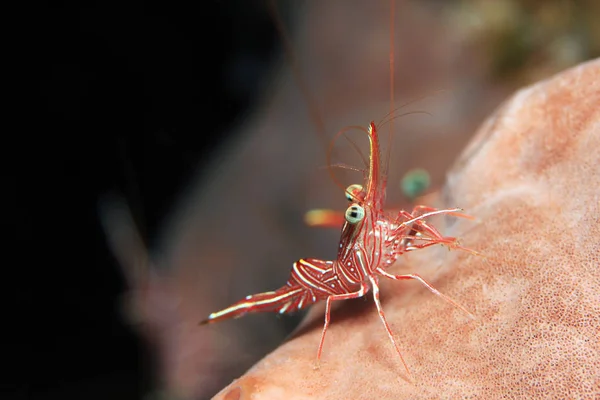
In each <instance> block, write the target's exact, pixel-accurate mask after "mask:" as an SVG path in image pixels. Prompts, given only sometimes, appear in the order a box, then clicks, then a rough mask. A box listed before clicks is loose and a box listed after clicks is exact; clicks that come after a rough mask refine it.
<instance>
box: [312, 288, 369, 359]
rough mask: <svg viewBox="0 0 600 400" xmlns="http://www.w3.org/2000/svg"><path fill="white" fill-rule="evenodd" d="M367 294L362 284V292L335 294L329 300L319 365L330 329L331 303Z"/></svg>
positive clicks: (326, 307) (318, 355)
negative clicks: (326, 334)
mask: <svg viewBox="0 0 600 400" xmlns="http://www.w3.org/2000/svg"><path fill="white" fill-rule="evenodd" d="M366 292H367V286H366V285H365V284H364V283H361V286H360V290H358V291H357V292H352V293H346V294H334V295H331V296H329V297H328V298H327V304H326V306H325V324H324V325H323V332H322V333H321V342H320V343H319V350H318V351H317V365H318V363H319V360H320V359H321V352H322V351H323V343H325V333H326V332H327V328H328V327H329V322H330V321H331V303H332V302H333V301H335V300H349V299H356V298H358V297H362V296H364V295H365V293H366Z"/></svg>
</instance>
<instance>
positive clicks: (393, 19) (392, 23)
mask: <svg viewBox="0 0 600 400" xmlns="http://www.w3.org/2000/svg"><path fill="white" fill-rule="evenodd" d="M395 22H396V1H395V0H390V113H389V114H388V115H391V114H393V112H394V26H395ZM393 133H394V121H393V120H390V131H389V137H388V148H387V152H386V155H385V158H386V160H385V164H384V166H383V180H384V182H383V187H386V183H387V175H388V172H389V168H390V158H391V157H392V144H393V142H392V141H393V139H394V135H393Z"/></svg>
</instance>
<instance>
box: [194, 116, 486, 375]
mask: <svg viewBox="0 0 600 400" xmlns="http://www.w3.org/2000/svg"><path fill="white" fill-rule="evenodd" d="M360 129H361V130H362V131H363V132H364V133H366V135H367V137H368V139H369V148H370V152H369V158H368V160H369V165H368V171H367V172H366V174H365V184H364V185H359V184H354V185H350V186H349V187H348V188H347V189H346V190H345V195H346V198H347V200H348V201H349V206H348V208H347V209H346V212H345V213H344V219H345V221H344V224H343V226H342V230H341V236H340V241H339V248H338V253H337V258H336V259H335V260H333V261H324V260H319V259H315V258H303V259H300V260H298V261H296V262H295V263H293V265H292V270H291V273H290V278H289V279H288V281H287V283H286V284H285V285H284V286H282V287H281V288H279V289H277V290H274V291H269V292H264V293H259V294H254V295H250V296H247V297H246V298H244V299H242V300H240V301H238V302H237V303H234V304H232V305H231V306H229V307H227V308H225V309H223V310H221V311H217V312H214V313H212V314H210V315H209V316H208V317H207V318H206V319H204V320H203V321H201V322H200V324H202V325H203V324H209V323H214V322H218V321H223V320H226V319H229V318H238V317H242V316H244V315H246V314H249V313H256V312H278V313H280V314H283V313H292V312H295V311H298V310H301V309H304V308H306V307H308V306H310V305H312V304H314V303H316V302H318V301H323V300H324V301H326V308H325V323H324V325H323V330H322V333H321V339H320V342H319V346H318V350H317V362H318V361H319V360H320V358H321V354H322V350H323V344H324V342H325V335H326V333H327V329H328V327H329V324H330V321H331V306H332V303H333V302H334V301H339V300H348V299H354V298H358V297H362V296H365V295H366V294H367V293H369V292H370V291H372V292H373V300H374V302H375V306H376V308H377V311H378V313H379V318H380V319H381V322H382V323H383V325H384V327H385V330H386V332H387V334H388V336H389V338H390V340H391V342H392V344H393V346H394V348H395V350H396V352H397V353H398V355H399V357H400V360H401V361H402V364H403V365H404V368H405V369H406V372H407V374H408V375H409V376H411V374H410V370H409V368H408V365H407V364H406V362H405V361H404V358H403V356H402V353H401V351H400V346H399V345H398V343H397V341H396V339H395V338H394V335H393V333H392V330H391V328H390V325H389V323H388V322H387V320H386V317H385V314H384V312H383V308H382V306H381V302H380V300H379V278H380V277H384V278H388V279H393V280H398V281H400V280H416V281H418V282H419V283H421V284H422V285H423V286H425V287H426V288H427V289H428V290H429V291H431V292H432V293H434V294H435V295H437V296H439V297H441V298H442V299H444V300H445V301H447V302H448V303H450V304H452V305H453V306H454V307H456V308H458V309H459V310H461V311H462V312H464V313H465V314H466V315H469V316H471V314H470V313H469V311H467V310H466V309H465V308H464V307H462V306H461V305H459V304H458V303H456V302H455V301H454V300H452V299H451V298H449V297H447V296H446V295H444V294H442V293H440V292H439V291H438V290H437V289H435V288H434V287H433V286H432V285H431V284H429V283H428V282H427V281H425V279H423V278H422V277H421V276H419V275H418V274H406V275H393V274H390V273H388V272H387V271H386V269H387V268H388V267H389V266H391V265H392V264H393V263H394V262H395V261H396V259H397V258H398V257H399V256H400V255H402V254H403V253H406V252H409V251H413V250H417V249H423V248H426V247H430V246H433V245H436V244H442V245H445V246H448V247H449V248H455V249H461V250H465V251H468V252H470V253H473V254H477V253H476V252H475V251H473V250H470V249H467V248H464V247H462V246H460V245H459V244H458V242H457V239H456V238H454V237H444V236H442V235H441V234H440V232H439V231H438V230H437V229H435V227H433V226H431V225H430V224H428V223H427V222H426V218H428V217H431V216H433V215H439V214H446V215H453V216H457V217H465V218H469V217H468V216H467V215H464V214H462V213H461V211H462V210H461V209H460V208H452V209H442V210H439V209H435V208H431V207H426V206H417V207H415V209H414V210H413V211H412V212H410V213H409V212H407V211H400V212H398V213H397V214H395V215H389V213H386V212H385V211H384V209H383V207H384V202H385V191H386V178H385V174H384V173H382V166H381V162H380V145H379V137H378V130H377V126H376V125H375V123H374V122H371V123H370V124H369V127H368V128H367V129H365V128H360Z"/></svg>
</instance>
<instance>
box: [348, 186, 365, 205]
mask: <svg viewBox="0 0 600 400" xmlns="http://www.w3.org/2000/svg"><path fill="white" fill-rule="evenodd" d="M362 192H363V187H362V185H359V184H356V183H355V184H354V185H350V186H348V187H347V188H346V191H345V192H344V193H345V194H346V199H348V201H357V200H362Z"/></svg>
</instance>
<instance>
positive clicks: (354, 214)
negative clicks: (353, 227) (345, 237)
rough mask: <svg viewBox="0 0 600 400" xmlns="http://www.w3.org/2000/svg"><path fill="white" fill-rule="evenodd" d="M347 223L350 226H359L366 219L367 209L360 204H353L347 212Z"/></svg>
mask: <svg viewBox="0 0 600 400" xmlns="http://www.w3.org/2000/svg"><path fill="white" fill-rule="evenodd" d="M345 217H346V221H348V223H350V224H357V223H359V222H360V221H362V220H363V218H365V209H364V208H362V207H361V206H359V205H358V204H352V205H351V206H350V207H348V209H347V210H346V214H345Z"/></svg>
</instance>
